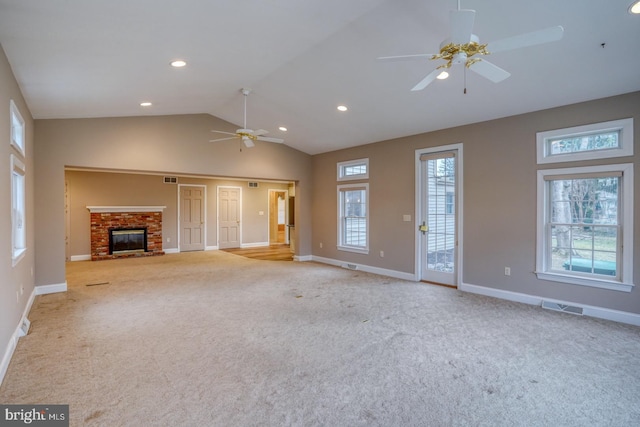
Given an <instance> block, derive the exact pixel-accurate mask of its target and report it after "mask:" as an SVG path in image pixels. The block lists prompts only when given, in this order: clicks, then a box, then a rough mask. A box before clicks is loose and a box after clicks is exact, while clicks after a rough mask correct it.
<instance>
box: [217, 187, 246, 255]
mask: <svg viewBox="0 0 640 427" xmlns="http://www.w3.org/2000/svg"><path fill="white" fill-rule="evenodd" d="M240 200H241V189H240V188H239V187H218V247H219V248H220V249H227V248H239V247H240V232H241V227H240V226H241V223H240V218H241V212H240V209H241V203H240Z"/></svg>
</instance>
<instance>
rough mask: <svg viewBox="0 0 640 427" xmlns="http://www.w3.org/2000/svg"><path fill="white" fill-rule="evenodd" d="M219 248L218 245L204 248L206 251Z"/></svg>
mask: <svg viewBox="0 0 640 427" xmlns="http://www.w3.org/2000/svg"><path fill="white" fill-rule="evenodd" d="M218 249H219V248H218V247H217V246H207V247H205V248H204V250H205V251H217V250H218Z"/></svg>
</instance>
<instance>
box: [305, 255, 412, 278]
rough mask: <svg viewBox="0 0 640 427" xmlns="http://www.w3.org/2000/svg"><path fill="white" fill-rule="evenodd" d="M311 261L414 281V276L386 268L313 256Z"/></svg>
mask: <svg viewBox="0 0 640 427" xmlns="http://www.w3.org/2000/svg"><path fill="white" fill-rule="evenodd" d="M311 261H317V262H321V263H323V264H330V265H335V266H338V267H345V268H350V267H347V266H353V267H354V268H351V269H352V270H360V271H365V272H367V273H373V274H379V275H381V276H387V277H393V278H396V279H402V280H410V281H412V282H415V281H416V276H415V274H413V273H405V272H403V271H396V270H388V269H386V268H378V267H372V266H369V265H364V264H356V263H351V262H346V261H340V260H337V259H332V258H324V257H319V256H315V255H312V259H311Z"/></svg>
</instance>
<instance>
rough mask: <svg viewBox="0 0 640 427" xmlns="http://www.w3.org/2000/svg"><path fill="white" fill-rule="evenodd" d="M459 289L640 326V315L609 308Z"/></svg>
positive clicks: (469, 287)
mask: <svg viewBox="0 0 640 427" xmlns="http://www.w3.org/2000/svg"><path fill="white" fill-rule="evenodd" d="M458 289H460V290H461V291H464V292H470V293H474V294H480V295H486V296H489V297H494V298H500V299H504V300H508V301H515V302H520V303H523V304H530V305H537V306H540V305H542V301H543V300H544V301H549V302H554V303H558V304H565V305H572V306H575V307H582V309H583V310H582V314H583V315H584V316H590V317H597V318H599V319H605V320H612V321H614V322H620V323H627V324H630V325H636V326H640V314H635V313H629V312H626V311H619V310H611V309H609V308H603V307H595V306H592V305H584V304H579V303H576V302H572V301H560V300H555V299H552V298H543V297H539V296H535V295H528V294H521V293H518V292H511V291H505V290H502V289H494V288H487V287H484V286H478V285H471V284H469V283H462V284H461V285H460V286H458Z"/></svg>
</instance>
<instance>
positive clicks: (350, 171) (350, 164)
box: [338, 159, 369, 181]
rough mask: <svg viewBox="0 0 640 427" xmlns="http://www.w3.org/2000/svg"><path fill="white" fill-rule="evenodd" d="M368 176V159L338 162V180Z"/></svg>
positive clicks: (365, 177)
mask: <svg viewBox="0 0 640 427" xmlns="http://www.w3.org/2000/svg"><path fill="white" fill-rule="evenodd" d="M367 178H369V159H359V160H350V161H347V162H339V163H338V181H347V180H350V179H367Z"/></svg>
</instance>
